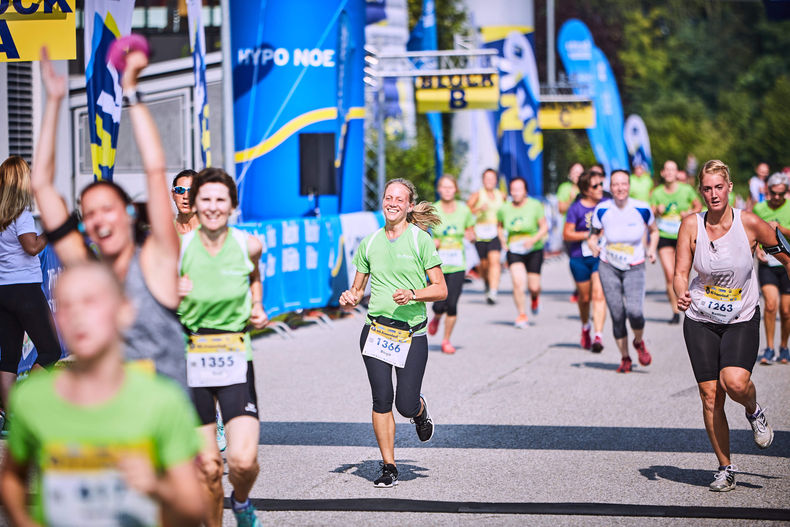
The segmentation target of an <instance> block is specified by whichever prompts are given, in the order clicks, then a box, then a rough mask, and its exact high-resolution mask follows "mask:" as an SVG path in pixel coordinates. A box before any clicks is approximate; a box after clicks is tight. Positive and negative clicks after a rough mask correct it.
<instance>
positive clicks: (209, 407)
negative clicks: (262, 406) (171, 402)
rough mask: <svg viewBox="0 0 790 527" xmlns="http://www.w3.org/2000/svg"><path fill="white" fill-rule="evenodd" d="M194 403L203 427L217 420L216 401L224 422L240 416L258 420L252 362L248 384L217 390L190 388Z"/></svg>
mask: <svg viewBox="0 0 790 527" xmlns="http://www.w3.org/2000/svg"><path fill="white" fill-rule="evenodd" d="M189 390H190V392H191V393H192V402H193V403H194V405H195V409H196V410H197V413H198V417H199V418H200V424H201V425H208V424H211V423H213V422H215V421H216V420H217V409H216V404H215V402H214V401H215V399H216V401H217V402H218V403H219V409H220V411H221V412H222V420H223V421H224V422H226V423H227V422H228V421H230V420H231V419H233V418H234V417H238V416H240V415H249V416H250V417H254V418H255V419H258V395H257V393H256V392H255V372H254V371H253V368H252V361H247V382H245V383H239V384H231V385H230V386H218V387H215V388H190V389H189Z"/></svg>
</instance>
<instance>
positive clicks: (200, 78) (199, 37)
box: [187, 0, 211, 167]
mask: <svg viewBox="0 0 790 527" xmlns="http://www.w3.org/2000/svg"><path fill="white" fill-rule="evenodd" d="M187 14H188V18H189V45H190V46H191V48H192V70H193V72H194V76H195V100H194V101H193V103H192V104H193V108H194V113H195V120H196V122H197V125H198V129H199V130H200V157H201V160H202V161H203V167H210V166H211V135H210V133H209V125H208V118H209V108H208V90H207V89H206V32H205V30H204V28H203V3H202V2H201V0H187Z"/></svg>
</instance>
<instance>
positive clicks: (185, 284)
mask: <svg viewBox="0 0 790 527" xmlns="http://www.w3.org/2000/svg"><path fill="white" fill-rule="evenodd" d="M191 292H192V280H190V279H189V275H186V274H185V275H184V276H182V277H181V278H179V279H178V298H181V299H183V298H184V297H185V296H187V295H188V294H189V293H191Z"/></svg>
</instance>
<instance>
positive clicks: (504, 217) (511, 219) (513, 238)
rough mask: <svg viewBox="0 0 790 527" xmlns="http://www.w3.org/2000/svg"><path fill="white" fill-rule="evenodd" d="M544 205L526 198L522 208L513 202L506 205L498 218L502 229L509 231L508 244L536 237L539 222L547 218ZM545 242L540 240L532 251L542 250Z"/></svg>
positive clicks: (500, 210) (533, 199)
mask: <svg viewBox="0 0 790 527" xmlns="http://www.w3.org/2000/svg"><path fill="white" fill-rule="evenodd" d="M545 215H546V212H545V210H544V208H543V204H542V203H541V202H540V201H538V200H536V199H535V198H529V197H528V198H526V199H525V200H524V201H523V202H522V204H521V206H519V207H516V206H515V205H513V202H512V201H508V202H507V203H505V204H504V205H503V206H502V208H501V209H499V213H498V214H497V218H498V219H499V223H501V224H502V227H503V228H504V229H505V230H506V231H507V243H508V245H510V244H511V243H513V242H517V241H519V240H520V239H523V238H526V237H527V236H534V235H535V233H537V232H538V230H539V229H540V224H539V223H538V222H539V220H540V219H541V218H543V217H545ZM543 244H544V240H539V241H537V242H536V243H535V245H533V246H532V248H531V249H530V251H536V250H538V249H542V248H543Z"/></svg>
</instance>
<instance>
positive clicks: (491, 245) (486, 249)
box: [475, 238, 502, 260]
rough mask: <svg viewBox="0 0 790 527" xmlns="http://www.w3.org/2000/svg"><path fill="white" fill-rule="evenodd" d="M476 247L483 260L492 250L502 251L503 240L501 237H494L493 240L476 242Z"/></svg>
mask: <svg viewBox="0 0 790 527" xmlns="http://www.w3.org/2000/svg"><path fill="white" fill-rule="evenodd" d="M475 249H477V256H479V257H480V259H481V260H483V259H485V258H488V253H490V252H491V251H501V250H502V242H500V241H499V238H494V239H493V240H488V241H485V242H475Z"/></svg>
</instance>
